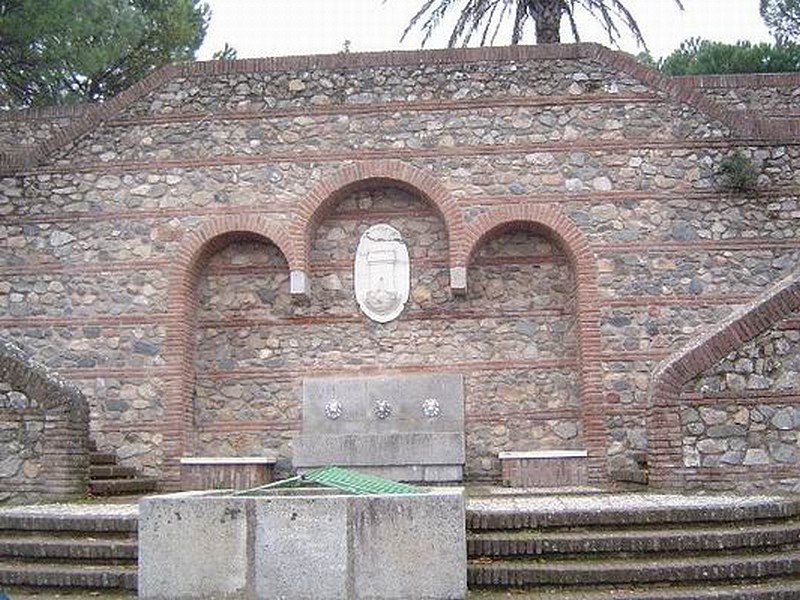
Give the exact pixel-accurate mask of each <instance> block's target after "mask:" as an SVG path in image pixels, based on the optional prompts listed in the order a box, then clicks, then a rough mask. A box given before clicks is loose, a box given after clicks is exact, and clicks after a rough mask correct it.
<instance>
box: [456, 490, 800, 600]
mask: <svg viewBox="0 0 800 600" xmlns="http://www.w3.org/2000/svg"><path fill="white" fill-rule="evenodd" d="M648 496H649V497H647V500H646V501H644V500H641V499H640V500H636V499H635V496H634V495H628V496H608V497H607V500H606V501H605V502H602V501H598V498H594V499H592V498H585V499H580V498H575V499H574V500H573V501H572V502H571V501H570V499H569V498H565V497H561V498H560V499H559V502H560V504H561V505H560V506H559V507H558V508H557V509H554V508H553V507H552V506H548V505H547V502H546V501H544V500H542V501H540V502H535V501H533V502H530V501H529V502H524V501H518V502H514V501H513V499H509V500H508V501H507V502H505V506H504V505H503V503H502V502H499V503H498V502H495V503H494V504H491V503H486V505H485V506H484V507H482V506H481V503H480V502H471V503H470V504H469V505H468V511H467V532H468V537H467V550H468V574H467V577H468V583H469V587H470V590H471V593H470V598H471V599H472V598H475V599H486V600H490V599H495V598H507V597H509V592H511V593H512V594H513V595H512V596H511V597H514V598H530V599H539V598H541V599H544V598H558V599H559V600H588V599H590V598H591V599H592V600H607V599H608V600H610V599H612V598H613V599H614V600H704V599H711V598H714V599H718V598H720V599H727V600H767V599H769V600H783V599H786V600H789V599H792V600H797V599H798V598H800V501H798V500H791V499H788V498H780V497H778V498H774V497H773V498H767V497H764V498H763V500H761V501H759V500H758V499H753V498H748V499H741V500H740V501H737V499H736V498H733V497H732V498H731V499H730V501H719V502H717V501H715V500H713V499H712V500H707V499H706V500H704V499H703V498H702V497H699V498H698V499H697V500H696V501H694V500H693V501H689V502H684V503H681V502H667V503H665V504H663V505H660V504H659V502H658V501H657V499H658V496H655V495H648ZM643 498H646V497H643ZM652 499H656V500H655V501H653V502H650V500H652ZM628 501H630V502H633V505H631V506H626V503H627V502H628Z"/></svg>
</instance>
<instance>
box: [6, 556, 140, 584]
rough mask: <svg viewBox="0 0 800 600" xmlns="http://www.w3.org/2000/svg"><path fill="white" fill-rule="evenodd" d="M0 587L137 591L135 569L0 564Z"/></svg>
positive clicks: (75, 565)
mask: <svg viewBox="0 0 800 600" xmlns="http://www.w3.org/2000/svg"><path fill="white" fill-rule="evenodd" d="M0 585H4V586H9V585H15V586H30V587H65V588H71V587H74V588H117V589H120V588H121V589H128V590H135V589H136V566H135V565H98V566H92V565H85V564H71V563H56V564H50V563H23V562H19V561H14V560H0Z"/></svg>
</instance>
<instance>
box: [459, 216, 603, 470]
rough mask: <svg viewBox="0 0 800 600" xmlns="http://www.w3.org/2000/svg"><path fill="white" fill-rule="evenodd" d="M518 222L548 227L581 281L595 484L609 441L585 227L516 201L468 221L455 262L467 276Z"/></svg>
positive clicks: (584, 402) (581, 344)
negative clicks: (477, 257) (486, 248)
mask: <svg viewBox="0 0 800 600" xmlns="http://www.w3.org/2000/svg"><path fill="white" fill-rule="evenodd" d="M513 225H521V226H528V227H530V228H532V229H537V230H543V231H544V233H545V234H546V235H548V236H549V237H551V238H552V239H553V240H555V241H556V242H557V243H558V245H559V246H560V247H561V249H562V250H563V251H564V252H565V253H566V255H567V258H568V259H569V261H570V264H571V266H572V268H573V270H574V273H575V283H576V286H577V294H576V296H577V298H576V311H575V313H576V314H575V318H576V326H577V340H578V369H579V372H580V397H581V407H582V410H583V430H584V443H585V445H586V450H587V451H588V454H589V475H590V480H591V481H592V482H593V483H604V482H606V481H607V479H608V474H607V469H606V446H607V444H608V439H607V432H606V426H605V420H604V415H605V413H606V411H605V404H604V402H605V400H604V397H603V394H602V380H601V372H602V370H601V357H600V307H599V292H598V289H597V265H596V261H595V256H594V251H593V249H592V246H591V244H590V243H589V241H588V240H587V239H586V237H585V236H584V235H583V232H582V231H581V230H580V229H579V228H578V227H577V226H576V225H575V224H574V223H573V222H572V221H571V220H570V219H569V218H568V217H566V216H565V215H564V214H563V213H562V212H561V211H560V210H558V208H556V207H554V206H550V205H544V204H537V205H516V206H505V207H499V208H495V209H491V210H489V211H488V212H485V213H483V214H481V215H480V216H478V217H477V218H476V219H475V220H473V221H472V222H471V223H469V225H468V226H467V231H466V235H465V238H464V239H465V244H464V246H463V247H462V248H461V249H460V250H461V252H460V253H459V254H458V255H457V256H456V257H455V258H456V260H455V262H454V263H453V264H454V265H455V268H456V269H463V274H464V281H465V283H466V281H467V270H468V268H469V264H470V261H471V260H472V257H473V256H474V254H475V252H476V251H477V250H478V248H480V246H481V245H482V244H483V243H485V242H486V241H487V240H488V239H490V238H492V237H494V236H495V235H497V234H499V233H501V232H502V231H503V230H505V229H506V228H508V227H509V226H513Z"/></svg>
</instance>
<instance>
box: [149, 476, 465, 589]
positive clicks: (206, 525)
mask: <svg viewBox="0 0 800 600" xmlns="http://www.w3.org/2000/svg"><path fill="white" fill-rule="evenodd" d="M139 519H140V524H139V597H140V598H142V599H143V600H182V599H187V600H188V599H189V598H191V599H193V600H212V599H214V600H217V599H220V598H229V599H231V598H235V599H246V600H251V599H252V600H273V599H275V600H277V599H279V598H292V599H308V600H312V599H313V600H341V599H348V600H350V599H353V600H362V599H363V600H367V599H370V600H407V599H409V598H426V599H430V600H438V599H442V600H444V599H459V598H465V597H466V593H467V581H466V576H467V566H466V534H465V529H464V497H463V490H462V489H461V488H450V489H447V488H439V489H433V490H429V491H426V492H423V493H420V494H390V495H364V496H358V495H348V494H344V493H340V492H338V491H333V490H320V489H314V490H307V489H298V490H281V491H280V492H279V491H277V490H274V491H272V492H267V491H264V492H260V493H253V494H250V495H243V496H235V497H234V496H231V495H230V494H229V493H228V492H206V493H201V492H190V493H182V494H171V495H166V496H153V497H150V498H147V499H145V500H142V502H141V503H140V517H139Z"/></svg>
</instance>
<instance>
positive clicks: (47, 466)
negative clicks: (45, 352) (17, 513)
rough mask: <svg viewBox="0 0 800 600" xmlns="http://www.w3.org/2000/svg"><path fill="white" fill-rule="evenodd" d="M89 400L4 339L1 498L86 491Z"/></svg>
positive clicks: (0, 350)
mask: <svg viewBox="0 0 800 600" xmlns="http://www.w3.org/2000/svg"><path fill="white" fill-rule="evenodd" d="M88 469H89V405H88V403H87V402H86V399H85V398H84V396H83V394H82V393H81V392H80V391H79V390H78V389H77V388H76V387H74V386H72V385H70V384H68V383H66V382H65V381H63V380H62V379H60V378H59V377H58V376H57V375H55V374H54V373H51V372H50V371H49V370H48V369H47V368H45V367H44V366H43V365H40V364H38V363H36V362H34V361H33V360H32V359H31V358H30V357H29V356H28V355H27V354H26V353H25V352H24V351H23V350H22V349H21V348H19V347H18V346H16V345H14V344H11V343H8V342H0V502H31V501H39V500H57V499H62V498H67V497H71V496H77V495H84V494H85V493H86V486H87V478H88V474H89V473H88Z"/></svg>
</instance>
